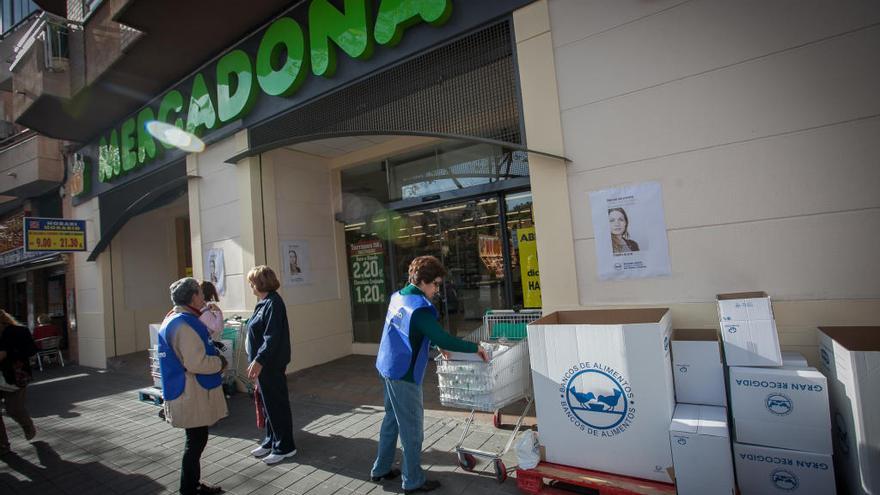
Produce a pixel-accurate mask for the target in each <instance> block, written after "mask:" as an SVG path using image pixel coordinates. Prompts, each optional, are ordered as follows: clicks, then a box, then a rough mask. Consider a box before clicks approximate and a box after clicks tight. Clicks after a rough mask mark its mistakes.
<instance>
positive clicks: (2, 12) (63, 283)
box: [0, 1, 77, 356]
mask: <svg viewBox="0 0 880 495" xmlns="http://www.w3.org/2000/svg"><path fill="white" fill-rule="evenodd" d="M43 18H44V14H43V12H42V11H40V10H39V8H38V7H37V6H36V5H35V4H34V3H33V2H31V1H3V2H0V28H2V34H0V55H2V59H3V63H2V64H0V308H3V309H4V310H6V311H7V312H9V313H10V314H11V315H12V316H13V317H15V318H16V319H18V320H19V321H21V322H22V323H24V324H26V325H27V326H29V327H30V328H34V326H35V325H36V320H37V317H38V316H39V315H46V316H48V317H49V318H50V319H51V322H52V324H54V325H56V326H57V327H58V328H60V329H62V333H63V337H64V338H63V340H62V344H61V345H62V347H63V348H67V349H69V352H70V353H71V355H73V356H75V355H76V343H77V338H76V334H75V326H71V323H73V322H75V317H74V314H73V313H72V311H70V308H72V297H73V290H74V287H73V278H74V277H73V274H72V273H71V271H70V257H69V256H66V255H63V254H60V253H54V252H26V251H25V242H24V236H23V221H24V218H26V217H51V218H61V217H63V216H65V213H66V212H67V214H69V208H70V195H69V194H66V192H65V191H64V188H63V187H62V185H63V183H64V179H65V173H64V160H63V152H64V146H65V143H64V141H62V140H58V139H53V138H51V137H47V136H45V135H41V134H40V133H38V132H36V131H34V130H32V129H28V128H27V127H25V126H23V125H20V124H16V115H15V108H14V101H15V97H16V94H17V91H19V92H21V91H24V89H23V88H17V87H16V86H15V84H14V73H13V71H12V69H13V68H14V66H15V61H16V59H17V57H19V56H20V55H22V54H23V53H24V52H25V51H26V50H25V48H24V47H25V45H26V41H27V40H28V39H29V37H30V35H31V34H32V33H33V32H35V31H37V30H39V29H40V26H41V25H42V24H41V21H42V20H43Z"/></svg>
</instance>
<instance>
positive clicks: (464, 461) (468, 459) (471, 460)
mask: <svg viewBox="0 0 880 495" xmlns="http://www.w3.org/2000/svg"><path fill="white" fill-rule="evenodd" d="M458 465H459V466H461V468H462V469H464V470H465V471H473V470H474V466H476V465H477V458H476V457H474V456H472V455H471V454H466V453H461V452H459V454H458Z"/></svg>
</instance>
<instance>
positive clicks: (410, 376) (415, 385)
mask: <svg viewBox="0 0 880 495" xmlns="http://www.w3.org/2000/svg"><path fill="white" fill-rule="evenodd" d="M445 276H446V268H444V267H443V264H442V263H440V260H438V259H437V258H435V257H433V256H419V257H418V258H416V259H414V260H413V261H412V263H410V265H409V285H407V286H406V287H404V288H403V289H401V290H399V291H398V292H395V293H394V294H392V295H391V302H390V303H389V304H388V313H387V315H386V316H385V328H384V330H383V331H382V340H381V341H380V343H379V355H378V356H377V358H376V369H378V370H379V374H380V375H381V376H382V381H383V385H384V386H385V418H384V419H383V420H382V428H381V430H380V432H379V452H378V454H377V456H376V461H375V462H374V463H373V469H372V471H371V473H370V479H372V480H373V481H376V482H378V481H382V480H390V479H394V478H396V477H397V476H398V475H400V474H401V472H400V470H397V469H392V467H391V465H392V464H393V463H394V454H395V451H396V449H397V438H398V436H399V437H400V446H401V447H402V449H403V491H404V493H416V492H430V491H432V490H436V489H437V488H440V482H439V481H437V480H429V479H426V478H425V472H424V471H423V470H422V466H421V463H422V462H421V458H422V441H423V440H424V422H425V411H424V405H423V402H422V379H423V378H424V377H425V369H426V368H427V366H428V349H429V348H430V347H431V344H434V345H436V346H437V347H439V348H441V349H444V350H447V351H455V352H470V353H477V354H479V355H480V357H481V358H482V359H483V360H484V361H488V360H489V358H488V356H487V355H486V351H485V350H483V349H482V348H481V347H480V346H479V345H477V344H475V343H473V342H467V341H465V340H462V339H459V338H456V337H453V336H452V335H449V334H448V333H447V332H446V331H445V330H443V327H442V326H440V323H439V322H438V321H437V319H438V317H439V313H438V312H437V309H436V308H435V307H434V305H433V304H432V303H431V299H433V298H434V296H436V295H437V293H438V292H439V291H440V288H441V287H443V277H445Z"/></svg>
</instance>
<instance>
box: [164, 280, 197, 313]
mask: <svg viewBox="0 0 880 495" xmlns="http://www.w3.org/2000/svg"><path fill="white" fill-rule="evenodd" d="M168 290H169V291H170V292H171V302H172V303H174V305H175V306H185V305H187V304H189V303H191V302H192V298H193V296H195V295H196V294H198V293H199V282H198V281H197V280H196V279H194V278H192V277H186V278H182V279H180V280H178V281H176V282H174V283H173V284H171V287H169V288H168Z"/></svg>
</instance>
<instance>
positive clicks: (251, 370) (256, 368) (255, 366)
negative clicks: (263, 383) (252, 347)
mask: <svg viewBox="0 0 880 495" xmlns="http://www.w3.org/2000/svg"><path fill="white" fill-rule="evenodd" d="M262 371H263V365H262V364H260V363H258V362H256V361H254V362H252V363H251V364H250V366H248V369H247V377H248V378H250V380H251V381H254V380H256V379H257V377H259V376H260V372H262Z"/></svg>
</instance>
